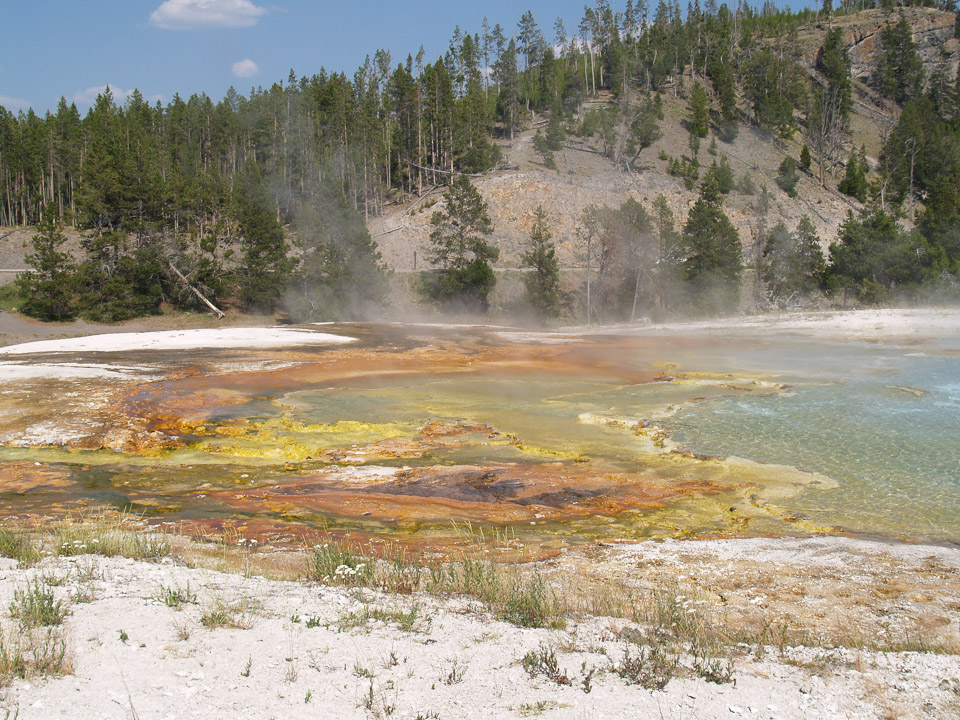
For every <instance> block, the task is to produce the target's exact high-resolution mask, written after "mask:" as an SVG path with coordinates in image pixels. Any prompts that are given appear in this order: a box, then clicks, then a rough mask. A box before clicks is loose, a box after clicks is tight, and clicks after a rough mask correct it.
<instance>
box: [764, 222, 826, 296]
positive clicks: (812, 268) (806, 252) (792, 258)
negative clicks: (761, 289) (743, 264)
mask: <svg viewBox="0 0 960 720" xmlns="http://www.w3.org/2000/svg"><path fill="white" fill-rule="evenodd" d="M825 271H826V262H825V260H824V257H823V250H822V249H821V248H820V238H818V237H817V233H816V229H815V228H814V227H813V223H812V222H811V221H810V218H809V217H807V216H806V215H804V216H803V217H802V218H801V219H800V224H799V225H798V226H797V230H796V232H793V233H791V232H790V231H789V230H787V227H786V225H784V224H783V222H782V221H781V222H779V223H777V224H776V225H775V226H774V227H773V229H772V230H770V232H769V234H768V235H767V238H766V241H765V242H764V247H763V255H762V258H761V269H760V272H761V277H762V278H763V281H764V283H765V284H766V286H767V289H768V290H769V291H770V294H771V295H772V296H773V297H774V298H776V299H778V300H787V299H790V298H796V296H807V295H810V294H811V293H813V292H815V291H816V290H817V289H818V288H819V287H820V286H821V284H822V282H823V276H824V272H825Z"/></svg>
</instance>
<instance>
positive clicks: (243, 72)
mask: <svg viewBox="0 0 960 720" xmlns="http://www.w3.org/2000/svg"><path fill="white" fill-rule="evenodd" d="M230 71H231V72H232V73H233V74H234V75H236V76H237V77H241V78H248V77H253V76H254V75H256V74H257V73H258V72H260V68H258V67H257V64H256V63H255V62H254V61H253V60H251V59H250V58H244V59H243V60H239V61H237V62H235V63H234V64H233V65H231V66H230Z"/></svg>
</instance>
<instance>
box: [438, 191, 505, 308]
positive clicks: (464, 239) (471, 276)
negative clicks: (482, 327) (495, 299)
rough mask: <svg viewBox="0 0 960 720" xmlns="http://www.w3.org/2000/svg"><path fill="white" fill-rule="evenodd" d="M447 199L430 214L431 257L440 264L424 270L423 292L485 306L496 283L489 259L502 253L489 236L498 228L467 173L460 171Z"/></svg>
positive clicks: (459, 304) (458, 304)
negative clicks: (431, 229) (494, 227)
mask: <svg viewBox="0 0 960 720" xmlns="http://www.w3.org/2000/svg"><path fill="white" fill-rule="evenodd" d="M443 199H444V203H445V206H446V207H445V208H444V209H443V210H442V211H440V210H438V211H436V212H435V213H434V214H433V217H432V218H431V219H430V223H431V224H432V225H433V231H432V232H431V233H430V240H431V241H432V242H433V250H432V252H431V253H430V262H431V263H432V264H433V265H435V266H437V268H438V269H437V270H435V271H433V272H430V273H425V274H424V276H423V278H422V280H423V292H424V293H425V294H426V295H427V296H428V297H429V298H431V299H433V300H435V301H437V302H439V303H440V304H442V305H446V306H448V307H451V308H452V309H465V310H482V311H486V310H487V309H488V308H489V295H490V292H491V291H492V290H493V287H494V285H496V277H495V276H494V274H493V268H491V267H490V262H492V261H496V259H497V257H498V256H499V255H500V251H499V249H498V248H496V247H495V246H493V245H490V244H489V243H488V242H487V241H486V237H487V236H489V235H490V234H491V233H492V232H493V222H492V221H491V220H490V215H489V214H488V213H487V203H486V202H485V201H484V199H483V196H482V195H481V194H480V192H479V191H478V190H477V189H476V188H475V187H474V186H473V183H471V182H470V179H469V178H468V177H467V176H466V175H458V176H457V178H456V179H455V180H454V181H453V184H452V185H451V186H450V189H449V190H448V191H447V192H446V193H444V196H443Z"/></svg>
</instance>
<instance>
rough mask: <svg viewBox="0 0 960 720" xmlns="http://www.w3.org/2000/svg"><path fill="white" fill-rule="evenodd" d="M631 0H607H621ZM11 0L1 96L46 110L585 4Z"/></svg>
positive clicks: (431, 40) (240, 80) (349, 62)
mask: <svg viewBox="0 0 960 720" xmlns="http://www.w3.org/2000/svg"><path fill="white" fill-rule="evenodd" d="M625 1H626V0H623V2H616V1H615V2H613V3H612V5H613V6H614V7H615V8H616V9H618V10H622V9H623V5H624V3H625ZM7 2H8V3H9V4H8V5H7V7H6V8H5V11H4V17H5V20H6V22H5V32H4V42H3V43H2V44H0V105H3V106H4V107H6V108H7V109H8V110H13V111H16V110H21V109H26V108H27V107H33V108H34V110H36V111H37V112H40V113H43V112H45V111H46V110H48V109H54V108H55V107H56V104H57V101H58V100H59V98H60V97H61V96H63V97H66V98H67V100H68V101H73V102H76V103H77V106H78V107H79V108H80V111H81V112H85V111H86V109H87V108H88V107H89V106H90V104H91V103H92V101H93V100H94V98H95V97H96V95H97V92H98V91H99V90H100V89H102V88H103V86H104V85H106V84H108V83H109V84H110V86H111V88H113V89H114V95H115V96H116V97H117V98H118V100H119V99H122V98H123V97H124V95H125V94H126V93H128V92H129V91H131V90H132V89H134V88H137V89H139V90H140V92H141V93H142V94H143V95H144V97H146V98H148V99H151V100H156V99H159V100H161V101H163V102H166V101H168V100H170V98H171V97H173V94H174V93H177V92H179V93H180V95H181V96H183V97H185V98H186V97H189V96H190V95H192V94H194V93H201V92H205V93H207V94H208V95H210V96H211V97H212V98H213V99H214V100H215V101H216V100H219V99H221V98H222V97H223V95H224V93H225V92H226V90H227V88H229V87H230V86H231V85H233V86H234V87H236V88H237V90H238V91H240V92H241V93H243V94H247V93H248V92H249V90H250V88H251V87H254V86H257V85H263V86H269V85H270V84H272V83H274V82H276V81H279V80H285V79H286V78H287V76H288V74H289V71H290V69H291V68H293V69H294V70H295V71H296V72H297V74H298V75H312V74H314V73H316V72H318V71H319V70H320V68H321V67H325V68H326V69H327V70H328V71H330V70H336V71H341V70H342V71H344V72H346V73H347V74H348V76H352V74H353V71H354V70H355V69H356V68H357V67H358V66H360V65H361V64H362V63H363V61H364V58H365V56H366V55H367V54H369V55H371V56H372V55H373V53H374V52H375V51H376V50H377V49H378V48H385V49H387V50H389V51H390V52H391V55H392V60H393V65H396V64H397V62H400V61H403V60H405V59H406V56H407V54H408V53H413V54H416V51H417V49H418V48H419V46H420V44H421V43H422V44H423V46H424V48H425V50H426V56H427V59H428V60H433V59H435V58H436V57H437V56H438V55H439V54H442V53H443V52H444V51H445V50H446V48H447V46H448V43H449V39H450V36H451V35H452V33H453V29H454V27H455V26H457V25H460V27H461V28H462V29H463V30H464V31H468V30H469V31H470V32H477V33H479V32H481V22H482V20H483V17H484V16H486V17H487V18H489V21H490V24H491V26H492V25H494V24H495V23H500V24H501V25H502V26H503V28H504V30H505V31H506V32H507V34H510V33H511V32H514V31H515V30H516V23H517V21H518V20H519V19H520V15H521V14H523V12H524V11H526V10H531V11H532V12H533V14H534V17H535V18H536V20H537V23H538V25H539V26H540V28H541V30H542V31H543V32H544V34H545V35H546V36H547V37H548V38H552V37H553V34H554V33H553V23H554V20H555V19H556V18H557V17H558V16H560V17H562V18H563V19H564V22H565V23H566V25H567V27H568V29H569V28H572V27H575V26H576V24H577V22H578V20H579V18H580V17H581V16H582V14H583V6H584V0H552V1H550V0H527V1H526V2H523V3H521V4H518V3H516V2H511V1H509V0H482V2H456V1H454V0H448V1H447V2H441V1H438V0H393V1H390V2H387V1H381V0H371V1H369V2H355V3H350V2H349V0H347V2H329V1H328V0H322V1H321V0H316V1H310V0H276V3H275V4H274V3H271V2H270V0H82V1H81V0H7ZM5 4H6V3H5ZM681 5H682V6H684V7H685V2H683V3H681Z"/></svg>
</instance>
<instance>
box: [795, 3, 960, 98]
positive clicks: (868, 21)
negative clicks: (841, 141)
mask: <svg viewBox="0 0 960 720" xmlns="http://www.w3.org/2000/svg"><path fill="white" fill-rule="evenodd" d="M901 14H902V15H903V16H904V17H906V19H907V21H908V22H909V23H910V27H912V28H913V41H914V42H915V43H916V44H917V50H918V51H919V52H920V56H921V57H922V58H923V64H924V67H925V68H926V71H927V76H929V75H930V73H931V72H933V70H934V68H936V66H937V65H938V64H939V63H940V62H945V63H946V65H947V67H950V68H952V69H953V70H952V71H953V72H956V68H957V63H958V61H960V39H957V38H955V37H954V36H953V35H954V27H955V16H954V14H953V13H951V12H943V11H941V10H935V9H933V8H901V9H899V10H897V11H894V12H887V11H886V10H867V11H865V12H860V13H857V14H855V15H851V16H845V17H839V18H833V19H831V20H829V21H824V22H821V23H819V24H817V25H816V26H815V27H811V28H809V29H807V30H803V31H801V32H800V33H799V37H800V42H801V45H802V47H803V51H804V59H805V60H806V62H807V63H808V64H810V65H811V66H812V65H813V64H814V62H815V61H816V57H817V50H818V49H819V47H820V45H821V44H822V43H823V38H824V36H825V35H826V33H827V30H829V29H830V28H831V27H840V28H842V29H843V41H844V44H845V45H847V47H848V48H849V49H850V60H851V73H852V75H853V77H854V78H855V79H857V80H860V81H861V82H864V83H867V82H868V81H869V80H870V77H871V75H872V74H873V71H874V68H876V65H877V62H878V60H879V53H880V49H881V43H880V32H881V31H882V30H883V28H884V27H885V26H887V25H890V24H893V23H896V22H898V21H899V20H900V16H901Z"/></svg>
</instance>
